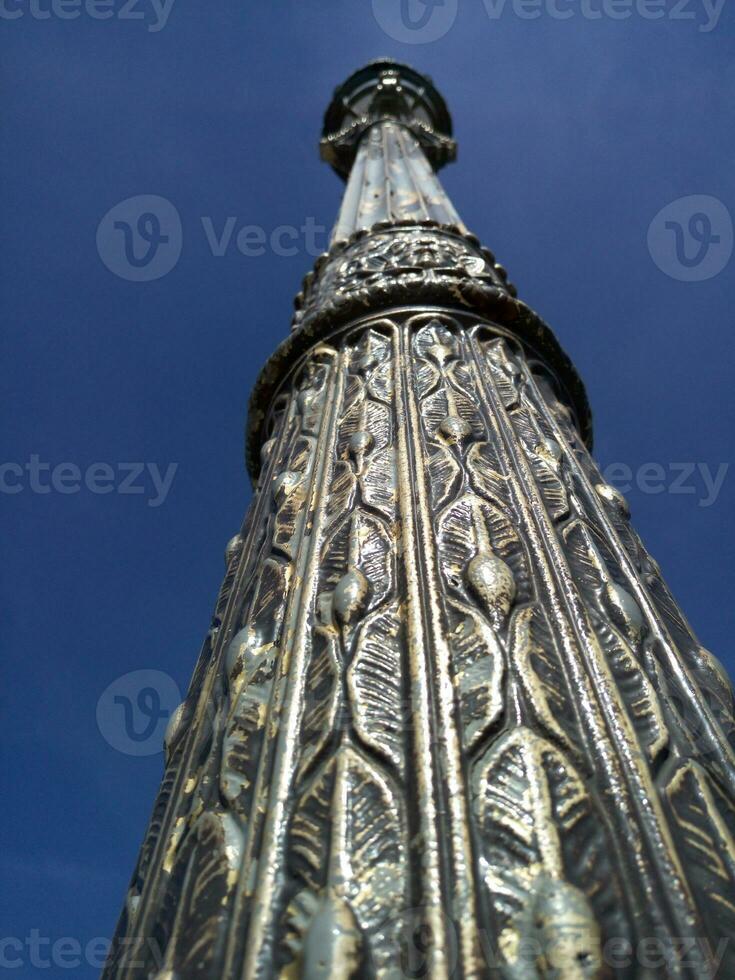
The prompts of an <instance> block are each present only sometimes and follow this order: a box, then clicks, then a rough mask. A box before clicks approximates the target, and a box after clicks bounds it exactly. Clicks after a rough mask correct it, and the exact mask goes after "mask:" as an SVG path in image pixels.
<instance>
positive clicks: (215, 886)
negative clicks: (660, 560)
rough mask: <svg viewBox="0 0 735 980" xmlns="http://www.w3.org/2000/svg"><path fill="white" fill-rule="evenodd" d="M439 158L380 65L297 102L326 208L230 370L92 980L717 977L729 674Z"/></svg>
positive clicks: (728, 854) (727, 845)
mask: <svg viewBox="0 0 735 980" xmlns="http://www.w3.org/2000/svg"><path fill="white" fill-rule="evenodd" d="M454 152H455V144H454V142H453V141H452V139H451V121H450V118H449V114H448V113H447V110H446V107H445V105H444V102H443V100H442V98H441V96H440V95H439V94H438V92H437V91H436V90H435V89H434V87H433V85H432V84H431V82H430V80H429V79H428V78H425V77H423V76H421V75H419V74H418V73H417V72H415V71H413V70H412V69H410V68H407V67H405V66H403V65H398V64H395V63H393V62H376V63H374V64H371V65H368V66H367V67H366V68H364V69H362V70H361V71H359V72H357V73H355V74H354V75H353V76H352V77H351V78H350V79H348V81H347V82H346V83H345V84H344V85H343V86H341V87H340V88H339V89H338V90H337V92H336V93H335V97H334V100H333V102H332V104H331V105H330V107H329V109H328V111H327V115H326V119H325V129H324V139H323V141H322V155H323V156H324V158H325V159H326V160H327V161H328V162H329V163H331V164H332V165H333V167H334V168H335V169H336V170H337V172H338V173H340V174H341V175H342V176H344V177H345V178H346V179H347V187H346V191H345V196H344V200H343V204H342V208H341V210H340V214H339V217H338V219H337V223H336V225H335V230H334V234H333V239H332V244H331V247H330V250H329V252H328V253H327V254H326V255H324V256H322V257H321V258H320V259H319V260H318V261H317V263H316V267H315V270H314V272H313V273H310V274H309V275H308V276H307V278H306V280H305V283H304V289H303V292H302V293H301V294H300V295H299V297H298V298H297V313H296V316H295V320H294V328H293V331H292V333H291V334H290V336H289V337H288V338H287V339H286V340H285V341H284V342H283V343H282V344H281V346H280V347H279V349H278V350H277V352H276V353H275V355H274V356H273V357H272V358H271V360H270V361H269V362H268V364H267V365H266V366H265V368H264V370H263V372H262V374H261V376H260V379H259V381H258V384H257V386H256V389H255V391H254V394H253V398H252V402H251V410H250V422H249V434H248V461H249V466H250V471H251V474H252V476H253V479H254V481H255V485H256V493H255V498H254V501H253V503H252V506H251V508H250V511H249V513H248V515H247V518H246V520H245V524H244V526H243V528H242V530H241V532H240V533H239V534H238V535H237V536H236V537H235V538H233V540H232V541H231V542H230V544H229V546H228V548H227V556H226V562H227V571H226V576H225V580H224V583H223V586H222V590H221V592H220V596H219V600H218V603H217V608H216V612H215V617H214V621H213V624H212V629H211V630H210V632H209V634H208V636H207V640H206V642H205V645H204V649H203V652H202V655H201V657H200V660H199V664H198V666H197V668H196V671H195V674H194V679H193V681H192V684H191V688H190V691H189V694H188V696H187V698H186V700H185V702H184V703H183V704H182V706H181V707H180V709H179V710H178V711H177V712H176V714H175V716H174V717H173V718H172V721H171V724H170V726H169V730H168V733H167V736H166V754H167V762H166V773H165V776H164V781H163V785H162V788H161V791H160V794H159V797H158V800H157V802H156V805H155V810H154V814H153V817H152V820H151V824H150V827H149V829H148V833H147V835H146V838H145V841H144V843H143V847H142V851H141V855H140V859H139V864H138V867H137V869H136V871H135V874H134V877H133V881H132V884H131V887H130V891H129V893H128V898H127V902H126V907H125V911H124V912H123V915H122V918H121V922H120V926H119V931H118V936H117V939H116V941H115V944H114V948H113V953H112V956H111V959H110V963H109V965H108V967H107V970H106V973H105V976H106V977H107V978H108V980H113V978H114V980H123V978H125V980H142V978H149V977H156V978H157V980H241V978H256V977H257V978H266V977H284V978H296V977H300V976H304V977H309V978H314V977H337V978H344V977H352V976H355V977H358V976H359V977H381V978H389V977H390V978H393V977H403V976H406V977H418V976H427V977H432V978H446V977H450V976H451V977H486V976H494V977H503V978H512V980H530V978H549V980H550V978H560V980H567V978H569V980H573V978H587V977H613V976H615V977H641V978H643V977H645V978H651V977H675V978H685V977H686V978H690V977H691V978H693V977H697V978H704V977H713V976H722V977H728V976H733V975H735V847H734V846H733V834H734V833H735V809H734V808H733V800H734V799H735V755H734V753H733V747H732V745H731V744H730V741H729V736H730V735H731V733H732V730H733V717H732V692H731V690H730V687H729V684H728V682H727V679H726V678H725V677H724V675H723V672H722V669H721V668H720V666H719V665H718V663H717V661H716V660H715V659H714V658H713V657H712V656H711V655H710V654H709V653H707V652H706V651H705V650H703V649H702V648H701V647H700V646H699V645H698V643H697V641H696V639H695V638H694V636H693V635H692V632H691V630H690V628H689V626H688V625H687V623H686V620H685V618H684V616H683V614H682V613H681V611H680V610H679V608H678V606H677V605H676V603H675V602H674V600H673V599H672V597H671V595H670V593H669V592H668V590H667V589H666V586H665V585H664V583H663V581H662V579H661V577H660V574H659V570H658V567H657V565H656V563H655V562H654V561H653V560H652V559H651V558H650V557H649V555H648V554H647V552H646V551H645V549H644V548H643V545H642V544H641V542H640V539H639V538H638V537H637V535H636V534H635V532H634V531H633V530H632V529H631V527H630V525H629V523H628V512H627V507H626V502H625V500H624V499H623V497H622V496H621V495H620V493H619V492H618V491H617V490H615V489H614V488H613V487H611V486H609V485H607V484H605V483H604V481H603V480H602V477H601V476H600V473H599V471H598V470H597V468H596V466H595V464H594V462H593V460H592V458H591V456H590V455H589V451H588V447H589V444H590V440H591V428H590V416H589V410H588V406H587V402H586V398H585V394H584V389H583V386H582V384H581V382H580V380H579V378H578V376H577V374H576V373H575V370H574V368H573V366H572V364H571V363H570V361H569V359H568V358H567V357H566V355H565V354H564V353H563V351H562V350H561V348H560V347H559V344H558V342H557V341H556V339H555V337H554V335H553V334H552V332H551V330H550V329H549V327H548V326H547V325H546V324H545V323H544V322H543V321H542V320H541V319H540V318H539V317H538V316H537V315H536V314H535V313H534V312H533V311H532V310H530V309H529V308H528V307H527V306H526V305H525V304H524V303H522V302H521V301H519V300H517V299H516V298H515V290H514V289H513V287H512V286H511V285H510V284H509V283H508V282H507V278H506V274H505V271H504V270H503V268H502V267H501V266H500V265H498V264H497V263H496V262H495V259H494V257H493V255H492V253H490V252H489V251H488V250H487V249H485V248H482V247H481V246H480V244H479V242H478V241H477V239H476V238H475V237H474V236H472V235H471V234H469V233H468V232H467V231H466V229H465V228H464V226H463V225H462V223H461V221H460V220H459V218H458V216H457V214H456V212H455V211H454V209H453V207H452V205H451V203H450V201H449V200H448V198H447V197H446V195H445V193H444V191H443V189H442V187H441V185H440V184H439V182H438V179H437V177H436V175H435V171H436V169H438V167H439V166H441V165H442V164H444V163H446V162H447V161H449V160H451V159H452V158H453V156H454Z"/></svg>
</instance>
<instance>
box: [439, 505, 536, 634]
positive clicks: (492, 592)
mask: <svg viewBox="0 0 735 980" xmlns="http://www.w3.org/2000/svg"><path fill="white" fill-rule="evenodd" d="M437 546H438V555H439V564H440V568H441V572H442V575H443V577H444V580H445V581H446V583H447V585H448V587H449V588H450V589H452V590H453V591H454V592H455V593H457V594H458V596H459V597H460V598H461V599H462V600H463V601H465V602H467V601H468V599H469V596H470V595H473V594H474V595H475V596H477V597H478V598H479V599H480V601H481V603H482V606H483V610H484V612H485V613H486V615H488V616H490V617H491V618H492V619H493V620H494V623H495V625H496V628H499V626H500V621H501V620H502V619H503V616H504V615H505V614H507V609H508V608H509V600H510V601H513V598H515V601H516V602H518V603H523V602H527V601H528V600H529V599H530V598H531V597H532V595H533V589H532V584H531V580H530V577H529V569H528V561H527V558H526V554H525V551H524V549H523V545H522V544H521V541H520V538H519V537H518V534H517V532H516V530H515V528H514V527H513V525H512V523H511V521H510V520H509V519H508V518H507V517H506V515H505V514H504V513H503V512H502V511H501V510H499V509H498V508H497V507H494V506H493V505H492V504H490V503H488V502H487V501H485V500H483V499H482V498H480V497H478V496H476V495H475V494H471V493H468V494H465V495H464V496H462V497H460V498H459V500H457V501H455V502H454V503H453V504H451V505H450V506H449V507H447V508H446V510H444V511H443V512H442V514H441V515H440V516H439V519H438V521H437ZM493 558H497V559H499V560H500V562H501V563H502V565H505V566H507V569H508V575H505V574H504V573H503V572H502V568H501V567H500V565H497V564H495V566H494V567H495V572H496V573H497V574H493V561H492V560H493ZM474 559H478V561H477V562H476V563H475V565H474V566H471V565H470V563H471V562H472V561H473V560H474ZM511 579H512V582H513V585H512V592H513V595H512V596H511V595H510V590H511V586H510V581H511ZM504 610H506V612H505V613H504Z"/></svg>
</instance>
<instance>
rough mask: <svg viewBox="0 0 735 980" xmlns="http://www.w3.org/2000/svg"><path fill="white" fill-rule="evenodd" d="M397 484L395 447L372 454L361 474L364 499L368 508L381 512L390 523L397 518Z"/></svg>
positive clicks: (361, 488)
mask: <svg viewBox="0 0 735 980" xmlns="http://www.w3.org/2000/svg"><path fill="white" fill-rule="evenodd" d="M397 484H398V474H397V470H396V456H395V450H394V449H393V447H392V446H388V447H387V448H385V449H381V450H380V451H379V452H375V453H372V454H371V455H370V459H369V461H368V463H367V465H366V466H365V468H364V469H363V471H362V473H361V474H360V490H361V491H362V499H363V501H364V502H365V503H366V504H367V506H368V507H373V508H375V510H378V511H380V513H381V514H384V515H385V517H387V518H388V520H390V521H393V520H395V516H396V506H397ZM347 509H348V508H345V510H347Z"/></svg>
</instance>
